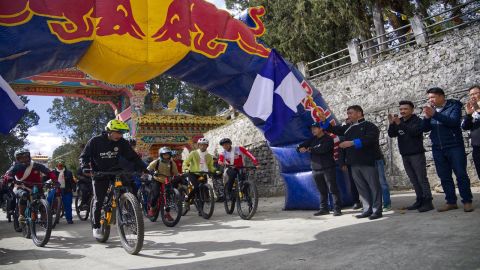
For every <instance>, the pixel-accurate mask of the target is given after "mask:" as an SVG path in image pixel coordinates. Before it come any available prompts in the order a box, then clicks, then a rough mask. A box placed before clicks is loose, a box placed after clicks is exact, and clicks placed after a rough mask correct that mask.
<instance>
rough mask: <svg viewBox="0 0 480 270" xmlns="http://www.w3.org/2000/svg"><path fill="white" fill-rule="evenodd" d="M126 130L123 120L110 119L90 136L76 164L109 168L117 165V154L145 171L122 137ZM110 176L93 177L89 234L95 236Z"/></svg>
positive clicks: (89, 168) (82, 166) (95, 168)
mask: <svg viewBox="0 0 480 270" xmlns="http://www.w3.org/2000/svg"><path fill="white" fill-rule="evenodd" d="M126 132H129V127H128V125H127V124H126V123H124V122H122V121H120V120H111V121H110V122H108V124H107V126H106V127H105V132H103V133H102V134H101V135H99V136H96V137H93V138H92V139H90V141H88V143H87V145H86V146H85V148H84V149H83V152H82V154H81V155H80V166H81V168H82V170H83V171H88V170H92V171H93V172H98V171H102V172H105V171H112V169H115V168H119V161H120V159H121V158H123V159H126V160H127V161H130V162H133V163H134V164H135V171H144V172H146V171H147V166H146V164H145V163H143V161H142V160H141V159H140V157H139V156H138V155H137V153H135V151H134V150H133V148H132V147H131V146H130V144H129V143H128V141H127V140H125V139H124V138H123V134H124V133H126ZM110 180H111V177H98V178H94V179H93V190H94V199H95V206H94V212H93V218H94V222H93V225H92V227H93V236H94V237H95V238H100V237H102V232H101V229H100V209H101V207H102V203H103V201H104V199H105V196H106V193H107V190H108V187H109V184H110Z"/></svg>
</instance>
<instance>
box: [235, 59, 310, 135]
mask: <svg viewBox="0 0 480 270" xmlns="http://www.w3.org/2000/svg"><path fill="white" fill-rule="evenodd" d="M306 96H307V94H306V92H305V90H304V89H303V88H302V85H301V84H300V82H299V81H298V79H297V78H296V77H295V75H293V73H292V71H291V70H290V68H289V67H288V65H287V63H285V60H283V58H282V57H281V56H280V55H279V54H278V53H277V52H276V51H275V50H272V51H271V53H270V55H269V57H268V60H267V62H266V63H265V64H264V66H263V67H262V70H261V71H260V73H258V75H257V77H256V78H255V81H254V82H253V85H252V89H251V90H250V94H249V95H248V99H247V102H245V104H244V105H243V110H244V111H245V113H246V114H248V115H249V116H250V117H255V118H260V119H262V120H263V121H265V125H264V135H265V137H266V138H267V140H269V141H273V140H275V139H276V138H278V137H279V136H280V135H281V134H282V132H283V130H284V129H285V127H286V126H287V124H288V122H289V121H290V119H291V118H292V117H293V116H294V115H295V114H296V113H297V106H298V105H299V104H300V102H301V101H302V100H303V99H304V98H305V97H306Z"/></svg>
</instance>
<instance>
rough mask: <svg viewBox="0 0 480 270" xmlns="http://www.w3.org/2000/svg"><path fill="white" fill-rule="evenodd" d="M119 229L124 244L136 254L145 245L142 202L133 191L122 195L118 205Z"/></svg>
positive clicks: (126, 248) (130, 251)
mask: <svg viewBox="0 0 480 270" xmlns="http://www.w3.org/2000/svg"><path fill="white" fill-rule="evenodd" d="M117 229H118V234H119V235H120V240H121V242H122V246H123V248H124V249H125V251H127V253H129V254H132V255H135V254H138V252H140V250H141V249H142V246H143V237H144V226H143V217H142V212H141V210H140V204H139V203H138V200H137V199H136V198H135V196H134V195H133V194H132V193H129V192H127V193H124V194H122V195H121V196H120V199H119V201H118V207H117Z"/></svg>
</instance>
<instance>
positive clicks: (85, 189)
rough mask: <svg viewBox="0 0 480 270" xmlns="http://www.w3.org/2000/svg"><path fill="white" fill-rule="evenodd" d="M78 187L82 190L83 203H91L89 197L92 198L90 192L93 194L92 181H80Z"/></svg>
mask: <svg viewBox="0 0 480 270" xmlns="http://www.w3.org/2000/svg"><path fill="white" fill-rule="evenodd" d="M78 189H79V190H81V191H82V205H83V204H87V205H89V204H90V202H89V201H88V199H89V198H90V194H92V189H93V187H92V181H91V180H90V181H89V182H87V181H79V182H78Z"/></svg>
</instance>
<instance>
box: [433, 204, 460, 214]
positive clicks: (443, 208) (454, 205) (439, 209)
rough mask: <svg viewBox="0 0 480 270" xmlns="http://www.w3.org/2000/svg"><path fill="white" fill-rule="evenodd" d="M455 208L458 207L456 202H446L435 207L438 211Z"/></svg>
mask: <svg viewBox="0 0 480 270" xmlns="http://www.w3.org/2000/svg"><path fill="white" fill-rule="evenodd" d="M455 209H458V206H457V204H448V203H446V204H445V205H444V206H442V207H440V208H437V211H438V212H446V211H450V210H455Z"/></svg>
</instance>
